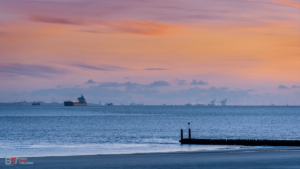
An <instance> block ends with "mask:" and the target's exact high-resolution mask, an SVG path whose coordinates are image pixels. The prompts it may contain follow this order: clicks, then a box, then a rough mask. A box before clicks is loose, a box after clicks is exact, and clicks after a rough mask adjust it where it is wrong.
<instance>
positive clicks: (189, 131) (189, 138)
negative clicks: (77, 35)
mask: <svg viewBox="0 0 300 169" xmlns="http://www.w3.org/2000/svg"><path fill="white" fill-rule="evenodd" d="M189 139H191V129H189Z"/></svg>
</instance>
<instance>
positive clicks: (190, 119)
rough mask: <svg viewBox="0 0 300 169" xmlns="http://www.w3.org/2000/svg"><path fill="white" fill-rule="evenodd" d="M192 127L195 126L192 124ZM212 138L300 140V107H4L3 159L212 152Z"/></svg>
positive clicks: (0, 116) (0, 118)
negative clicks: (187, 140) (194, 141)
mask: <svg viewBox="0 0 300 169" xmlns="http://www.w3.org/2000/svg"><path fill="white" fill-rule="evenodd" d="M188 123H190V125H188ZM189 127H190V128H191V131H192V132H191V135H192V138H207V139H300V107H298V106H86V107H64V106H46V105H41V106H16V105H1V106H0V158H5V157H41V156H73V155H94V154H134V153H153V152H155V153H160V152H181V151H210V150H228V149H239V148H251V147H243V146H208V145H181V144H180V143H179V140H180V130H181V129H184V137H188V128H189Z"/></svg>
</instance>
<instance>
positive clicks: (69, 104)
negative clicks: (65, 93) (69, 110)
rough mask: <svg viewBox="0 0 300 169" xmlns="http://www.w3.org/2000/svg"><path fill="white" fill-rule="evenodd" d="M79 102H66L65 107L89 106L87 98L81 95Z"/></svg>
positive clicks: (78, 98)
mask: <svg viewBox="0 0 300 169" xmlns="http://www.w3.org/2000/svg"><path fill="white" fill-rule="evenodd" d="M77 100H78V101H77V102H74V101H65V102H64V105H65V106H87V103H86V98H85V97H84V96H83V95H81V96H80V97H77Z"/></svg>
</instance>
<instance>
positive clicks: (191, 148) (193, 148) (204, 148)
mask: <svg viewBox="0 0 300 169" xmlns="http://www.w3.org/2000/svg"><path fill="white" fill-rule="evenodd" d="M178 146H180V147H181V148H182V147H184V148H182V150H179V149H177V150H170V149H166V150H163V149H162V150H154V151H147V150H144V151H133V152H122V151H119V152H116V151H112V152H110V153H96V152H93V153H79V154H76V153H74V154H73V153H67V154H57V155H53V154H51V153H50V154H48V155H47V154H45V155H21V156H20V155H18V156H16V155H10V156H12V157H28V158H39V157H73V156H94V155H132V154H155V153H158V154H160V153H189V152H211V151H231V150H241V149H242V150H246V149H247V150H250V149H260V148H272V146H243V145H187V144H185V145H182V144H178ZM123 151H124V150H123ZM10 156H0V159H1V158H7V157H10Z"/></svg>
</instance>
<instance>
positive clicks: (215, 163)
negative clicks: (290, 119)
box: [0, 147, 300, 169]
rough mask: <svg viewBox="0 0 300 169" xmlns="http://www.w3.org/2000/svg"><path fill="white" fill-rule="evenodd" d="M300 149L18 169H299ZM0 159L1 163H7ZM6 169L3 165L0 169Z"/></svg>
mask: <svg viewBox="0 0 300 169" xmlns="http://www.w3.org/2000/svg"><path fill="white" fill-rule="evenodd" d="M299 158H300V147H262V148H251V149H236V150H225V151H224V150H211V151H195V152H168V153H136V154H106V155H78V156H48V157H28V161H30V162H33V164H32V165H15V166H14V167H17V168H19V167H20V168H21V167H22V168H24V167H25V168H26V167H28V168H46V169H47V168H172V169H174V168H175V169H176V168H199V167H203V168H253V167H258V168H298V167H299V166H300V163H299V162H298V161H299ZM4 160H5V159H4V158H0V161H4ZM2 167H7V166H5V164H4V162H0V168H2Z"/></svg>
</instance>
